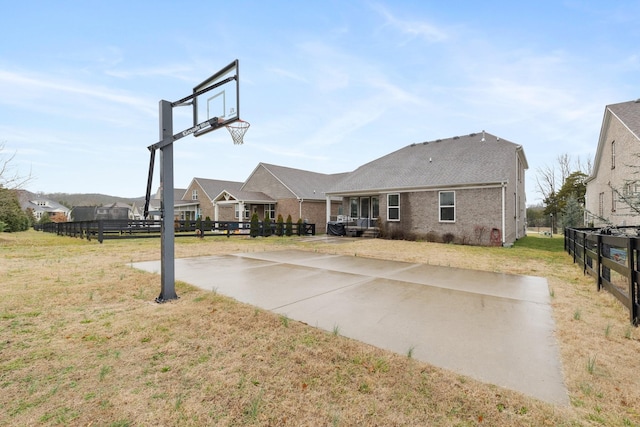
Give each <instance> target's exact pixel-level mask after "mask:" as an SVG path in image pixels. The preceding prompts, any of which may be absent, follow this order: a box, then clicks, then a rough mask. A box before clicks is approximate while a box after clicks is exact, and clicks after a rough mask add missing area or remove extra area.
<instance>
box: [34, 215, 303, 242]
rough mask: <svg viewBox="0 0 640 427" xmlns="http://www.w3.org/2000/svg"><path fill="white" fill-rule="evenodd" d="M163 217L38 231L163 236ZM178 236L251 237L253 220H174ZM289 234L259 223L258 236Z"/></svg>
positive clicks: (299, 230)
mask: <svg viewBox="0 0 640 427" xmlns="http://www.w3.org/2000/svg"><path fill="white" fill-rule="evenodd" d="M290 225H291V228H290V230H291V234H292V235H298V236H302V235H305V236H306V235H315V234H316V225H315V224H307V223H302V224H298V223H293V224H290ZM161 227H162V221H161V220H106V219H105V220H96V221H72V222H50V223H46V224H41V225H36V226H35V227H34V228H35V229H36V230H39V231H44V232H48V233H56V234H58V235H59V236H71V237H79V238H82V239H88V240H91V239H97V240H98V242H100V243H102V242H103V241H104V240H106V239H132V238H152V237H160V236H161V231H162V228H161ZM174 232H175V236H176V237H193V236H196V237H202V238H204V237H205V236H227V237H231V236H248V235H250V232H251V229H250V223H248V222H238V221H174ZM286 234H287V224H278V223H275V222H272V223H270V225H269V226H268V227H266V226H265V224H264V223H263V222H260V223H259V228H258V230H257V235H258V236H278V235H286Z"/></svg>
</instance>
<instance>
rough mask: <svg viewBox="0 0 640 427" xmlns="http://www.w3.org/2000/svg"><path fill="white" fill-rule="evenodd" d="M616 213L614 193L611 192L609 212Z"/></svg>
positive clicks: (613, 191)
mask: <svg viewBox="0 0 640 427" xmlns="http://www.w3.org/2000/svg"><path fill="white" fill-rule="evenodd" d="M615 211H616V192H615V190H611V212H615Z"/></svg>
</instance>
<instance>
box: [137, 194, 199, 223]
mask: <svg viewBox="0 0 640 427" xmlns="http://www.w3.org/2000/svg"><path fill="white" fill-rule="evenodd" d="M186 191H187V190H186V189H184V188H174V189H173V204H174V214H175V215H174V216H175V219H183V220H184V219H185V217H188V219H192V218H195V216H192V215H195V212H196V211H197V206H198V203H197V202H193V201H191V200H183V197H184V196H185V192H186ZM161 200H162V188H158V191H157V192H156V194H154V195H152V196H151V198H150V199H149V206H148V208H149V214H148V218H144V206H143V207H142V208H141V209H140V210H141V212H140V219H154V220H160V219H162V215H161V212H160V204H161Z"/></svg>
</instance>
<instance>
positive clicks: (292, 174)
mask: <svg viewBox="0 0 640 427" xmlns="http://www.w3.org/2000/svg"><path fill="white" fill-rule="evenodd" d="M260 169H262V170H264V171H266V172H267V173H269V174H270V175H271V176H273V178H274V179H275V180H276V181H278V182H279V183H280V184H281V185H282V186H283V187H285V188H286V189H287V190H288V191H289V192H290V193H291V196H292V197H295V198H298V199H324V198H325V192H326V190H327V189H328V188H331V187H332V186H333V185H335V183H336V182H338V181H339V180H340V179H342V178H344V177H345V176H346V175H347V174H346V173H338V174H324V173H318V172H311V171H307V170H302V169H295V168H289V167H285V166H277V165H271V164H267V163H260V164H258V166H257V167H256V169H255V170H254V171H253V172H252V174H251V176H250V177H249V178H248V179H247V181H246V182H245V185H243V186H242V189H243V190H244V189H245V188H246V186H247V183H248V182H249V181H251V177H252V176H254V175H256V173H257V172H258V171H259V170H260ZM252 185H253V187H254V188H253V190H256V189H257V188H255V187H256V186H259V184H258V183H253V184H252ZM264 191H265V192H268V190H264Z"/></svg>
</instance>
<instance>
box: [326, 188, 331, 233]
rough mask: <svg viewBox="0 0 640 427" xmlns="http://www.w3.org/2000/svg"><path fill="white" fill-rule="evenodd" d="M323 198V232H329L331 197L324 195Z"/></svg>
mask: <svg viewBox="0 0 640 427" xmlns="http://www.w3.org/2000/svg"><path fill="white" fill-rule="evenodd" d="M325 199H326V203H327V210H326V216H327V218H326V221H325V223H326V226H325V233H329V221H331V197H329V196H325Z"/></svg>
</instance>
